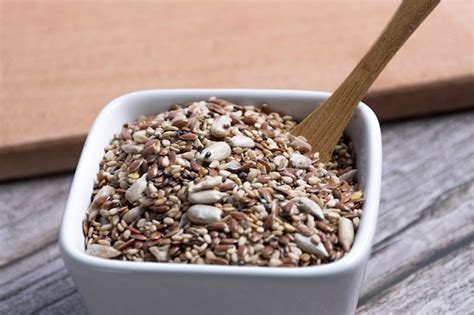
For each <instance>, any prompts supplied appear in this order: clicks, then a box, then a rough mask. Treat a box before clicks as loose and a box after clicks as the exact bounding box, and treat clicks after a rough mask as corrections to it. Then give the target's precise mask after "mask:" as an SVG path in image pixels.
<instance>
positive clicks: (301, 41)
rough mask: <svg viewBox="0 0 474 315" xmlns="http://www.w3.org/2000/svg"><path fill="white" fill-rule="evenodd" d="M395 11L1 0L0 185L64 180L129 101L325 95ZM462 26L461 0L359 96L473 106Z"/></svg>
mask: <svg viewBox="0 0 474 315" xmlns="http://www.w3.org/2000/svg"><path fill="white" fill-rule="evenodd" d="M398 4H399V1H398V0H392V1H378V2H374V1H358V2H354V1H343V2H341V1H310V2H294V1H291V2H290V1H287V2H278V3H277V2H272V3H271V4H269V3H267V2H265V1H255V2H252V5H251V6H249V5H248V3H241V2H238V1H234V2H225V3H224V2H223V3H219V2H206V1H201V2H200V3H199V4H196V3H194V2H193V4H192V10H190V6H191V4H190V3H189V2H181V1H179V2H169V1H168V2H165V1H163V2H156V1H134V2H126V1H114V5H112V6H111V5H110V2H109V1H94V2H92V1H75V2H71V1H68V2H63V1H42V2H41V1H2V2H1V7H0V12H1V13H0V14H1V18H0V23H1V24H0V29H1V41H0V45H1V58H0V62H1V64H0V65H1V67H0V69H1V76H0V78H1V80H0V117H2V123H1V124H0V179H6V178H14V177H24V176H27V175H36V174H40V173H47V172H53V171H62V170H71V169H73V168H74V166H75V164H76V161H77V158H78V153H79V152H80V149H81V145H82V141H83V139H84V137H85V135H86V133H87V130H88V128H89V126H90V125H91V123H92V121H93V119H94V117H95V116H96V114H97V113H98V111H99V110H100V109H101V108H102V107H103V106H104V105H105V104H106V103H107V102H109V101H110V100H111V99H113V98H115V97H117V96H119V95H122V94H124V93H127V92H130V91H135V90H143V89H151V88H177V87H196V88H198V87H216V88H219V87H221V88H222V87H236V88H238V87H254V88H282V89H309V90H323V91H334V89H335V88H336V86H337V85H338V84H339V83H340V82H342V80H343V79H344V77H345V76H346V75H347V74H348V73H349V71H350V70H351V69H352V68H353V67H354V65H355V64H356V62H357V61H358V59H360V57H361V56H362V55H363V54H364V53H365V51H366V50H367V49H368V47H370V45H371V44H372V43H373V41H374V39H375V38H376V37H377V35H378V34H379V33H380V31H381V30H382V28H383V27H384V25H385V24H386V22H387V21H388V19H389V18H390V16H391V15H392V14H393V12H394V11H395V9H396V7H397V5H398ZM190 12H192V14H190ZM222 12H232V14H222ZM18 16H21V17H22V18H21V19H18ZM472 19H473V11H472V3H471V1H470V0H458V1H445V2H443V3H441V4H440V5H439V7H438V8H436V10H435V12H434V13H433V15H432V16H430V17H429V18H428V20H427V21H426V22H425V23H424V24H423V25H422V26H421V28H420V29H419V30H418V31H417V33H415V34H414V35H413V37H412V38H411V39H410V40H409V41H408V42H407V44H406V46H405V47H403V48H402V50H401V51H400V52H399V54H398V55H397V56H396V57H395V58H394V60H393V61H392V62H391V64H390V65H389V66H388V67H387V69H385V70H384V73H383V74H382V75H381V77H380V78H379V79H378V80H377V82H376V83H375V85H374V86H373V89H372V90H371V91H370V93H369V95H368V96H367V101H368V102H369V104H370V105H371V106H373V107H374V109H375V111H376V112H377V114H378V115H379V117H380V118H381V119H393V118H397V117H407V116H411V115H419V114H422V115H425V114H428V113H433V112H440V111H451V110H456V109H460V108H466V107H469V106H473V105H474V94H473V93H472V91H471V89H472V86H473V85H474V67H473V59H472V56H473V55H474V51H473V46H472V32H471V26H472ZM183 21H185V22H183ZM446 25H449V27H446ZM439 34H442V35H441V36H440V35H439ZM453 56H455V57H453ZM13 163H19V164H21V165H23V167H22V168H12V167H10V165H12V164H13Z"/></svg>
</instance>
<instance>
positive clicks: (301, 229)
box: [297, 224, 314, 236]
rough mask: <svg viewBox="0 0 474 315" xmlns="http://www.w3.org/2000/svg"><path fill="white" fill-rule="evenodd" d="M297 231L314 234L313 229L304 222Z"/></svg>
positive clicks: (306, 234)
mask: <svg viewBox="0 0 474 315" xmlns="http://www.w3.org/2000/svg"><path fill="white" fill-rule="evenodd" d="M297 231H298V233H301V234H303V235H304V236H311V235H313V234H314V232H313V230H312V229H310V228H309V227H307V226H306V225H303V224H300V225H298V228H297Z"/></svg>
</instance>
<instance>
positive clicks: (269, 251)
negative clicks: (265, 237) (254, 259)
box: [262, 246, 273, 259]
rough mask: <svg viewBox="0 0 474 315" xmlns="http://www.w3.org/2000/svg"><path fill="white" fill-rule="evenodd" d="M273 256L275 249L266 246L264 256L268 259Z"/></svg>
mask: <svg viewBox="0 0 474 315" xmlns="http://www.w3.org/2000/svg"><path fill="white" fill-rule="evenodd" d="M272 254H273V247H271V246H265V248H264V249H263V251H262V256H263V257H264V258H267V259H268V258H270V257H271V256H272Z"/></svg>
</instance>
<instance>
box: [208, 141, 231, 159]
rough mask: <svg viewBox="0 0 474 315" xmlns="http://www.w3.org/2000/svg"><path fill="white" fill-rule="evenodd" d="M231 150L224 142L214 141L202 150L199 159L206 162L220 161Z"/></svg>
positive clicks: (226, 156)
mask: <svg viewBox="0 0 474 315" xmlns="http://www.w3.org/2000/svg"><path fill="white" fill-rule="evenodd" d="M231 153H232V150H231V148H230V146H229V145H228V144H227V143H226V142H222V141H220V142H215V143H213V144H211V145H210V146H208V147H207V148H205V149H204V150H202V152H201V156H200V159H202V160H204V161H206V162H212V161H222V160H225V159H226V158H228V157H229V156H230V154H231Z"/></svg>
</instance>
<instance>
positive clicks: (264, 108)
mask: <svg viewBox="0 0 474 315" xmlns="http://www.w3.org/2000/svg"><path fill="white" fill-rule="evenodd" d="M262 112H263V113H265V114H267V115H268V114H270V113H271V112H272V108H271V107H270V105H268V104H263V105H262Z"/></svg>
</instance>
